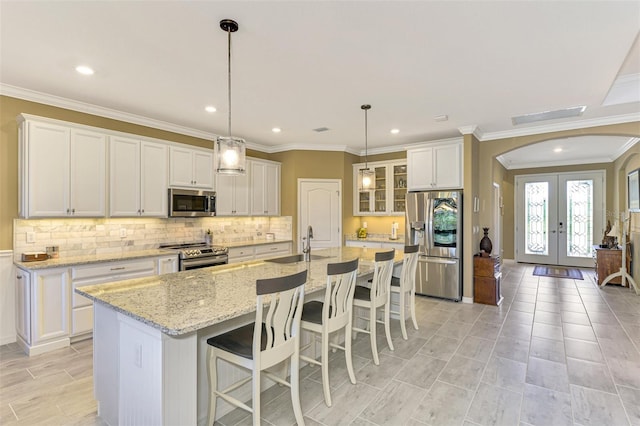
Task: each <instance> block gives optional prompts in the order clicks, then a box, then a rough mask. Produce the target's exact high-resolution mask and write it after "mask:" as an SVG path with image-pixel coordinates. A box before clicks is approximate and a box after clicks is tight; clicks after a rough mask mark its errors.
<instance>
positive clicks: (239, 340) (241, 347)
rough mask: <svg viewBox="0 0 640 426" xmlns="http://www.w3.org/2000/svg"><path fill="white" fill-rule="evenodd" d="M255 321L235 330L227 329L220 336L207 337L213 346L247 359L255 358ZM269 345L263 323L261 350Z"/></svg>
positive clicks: (208, 342) (209, 343)
mask: <svg viewBox="0 0 640 426" xmlns="http://www.w3.org/2000/svg"><path fill="white" fill-rule="evenodd" d="M254 325H255V323H251V324H247V325H244V326H242V327H240V328H236V329H235V330H231V331H227V332H226V333H223V334H220V335H219V336H214V337H210V338H208V339H207V344H208V345H211V346H213V347H216V348H219V349H222V350H223V351H226V352H230V353H232V354H234V355H238V356H241V357H243V358H246V359H253V350H252V347H253V327H254ZM266 347H267V328H266V326H265V325H264V323H262V339H261V344H260V350H261V351H264V350H265V349H266Z"/></svg>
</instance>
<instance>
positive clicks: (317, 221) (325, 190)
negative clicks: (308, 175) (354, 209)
mask: <svg viewBox="0 0 640 426" xmlns="http://www.w3.org/2000/svg"><path fill="white" fill-rule="evenodd" d="M341 194H342V181H341V180H340V179H298V251H300V250H301V249H302V237H304V236H306V235H307V226H308V225H311V227H312V228H313V239H312V240H311V247H312V248H314V247H317V248H326V247H340V246H341V245H342V238H341V235H340V231H341V229H342V195H341Z"/></svg>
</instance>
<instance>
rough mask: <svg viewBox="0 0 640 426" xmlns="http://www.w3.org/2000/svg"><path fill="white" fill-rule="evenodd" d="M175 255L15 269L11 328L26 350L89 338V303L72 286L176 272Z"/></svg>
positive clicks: (41, 349)
mask: <svg viewBox="0 0 640 426" xmlns="http://www.w3.org/2000/svg"><path fill="white" fill-rule="evenodd" d="M177 270H178V255H177V254H173V255H164V256H157V257H148V258H142V259H132V260H122V261H116V262H99V263H94V264H89V265H79V266H72V267H61V268H46V269H38V270H33V271H25V270H22V269H18V270H17V274H16V281H15V286H16V332H17V335H18V344H19V345H20V346H21V347H22V348H23V349H24V351H25V352H26V353H27V354H29V355H36V354H40V353H43V352H47V351H50V350H53V349H58V348H61V347H65V346H68V345H69V343H70V341H71V340H72V339H73V340H79V339H83V338H88V337H91V332H92V331H93V303H92V302H91V300H89V299H87V298H85V297H83V296H80V295H78V294H76V293H75V289H76V288H78V287H82V286H86V285H94V284H103V283H110V282H115V281H122V280H128V279H133V278H142V277H149V276H153V275H158V274H164V273H171V272H177Z"/></svg>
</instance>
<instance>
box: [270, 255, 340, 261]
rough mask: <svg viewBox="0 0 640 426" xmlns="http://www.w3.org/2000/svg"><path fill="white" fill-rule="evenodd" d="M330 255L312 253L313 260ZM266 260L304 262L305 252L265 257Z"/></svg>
mask: <svg viewBox="0 0 640 426" xmlns="http://www.w3.org/2000/svg"><path fill="white" fill-rule="evenodd" d="M328 257H329V256H320V255H317V254H312V255H311V260H320V259H326V258H328ZM264 261H265V262H273V263H296V262H303V261H304V254H292V255H291V256H285V257H276V258H274V259H265V260H264Z"/></svg>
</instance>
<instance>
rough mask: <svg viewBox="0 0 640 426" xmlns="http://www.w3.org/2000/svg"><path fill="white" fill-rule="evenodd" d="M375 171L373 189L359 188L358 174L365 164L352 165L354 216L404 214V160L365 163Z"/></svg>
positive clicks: (405, 180) (405, 176)
mask: <svg viewBox="0 0 640 426" xmlns="http://www.w3.org/2000/svg"><path fill="white" fill-rule="evenodd" d="M367 166H368V167H369V169H371V170H373V171H374V173H375V189H368V190H361V189H360V188H359V185H358V174H359V172H360V170H362V169H364V167H365V164H363V163H360V164H354V165H353V182H354V187H353V194H354V200H353V214H354V216H383V215H396V216H401V215H404V210H405V209H404V203H405V201H404V200H405V194H406V193H407V163H406V162H405V161H404V160H393V161H377V162H369V163H368V164H367Z"/></svg>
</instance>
